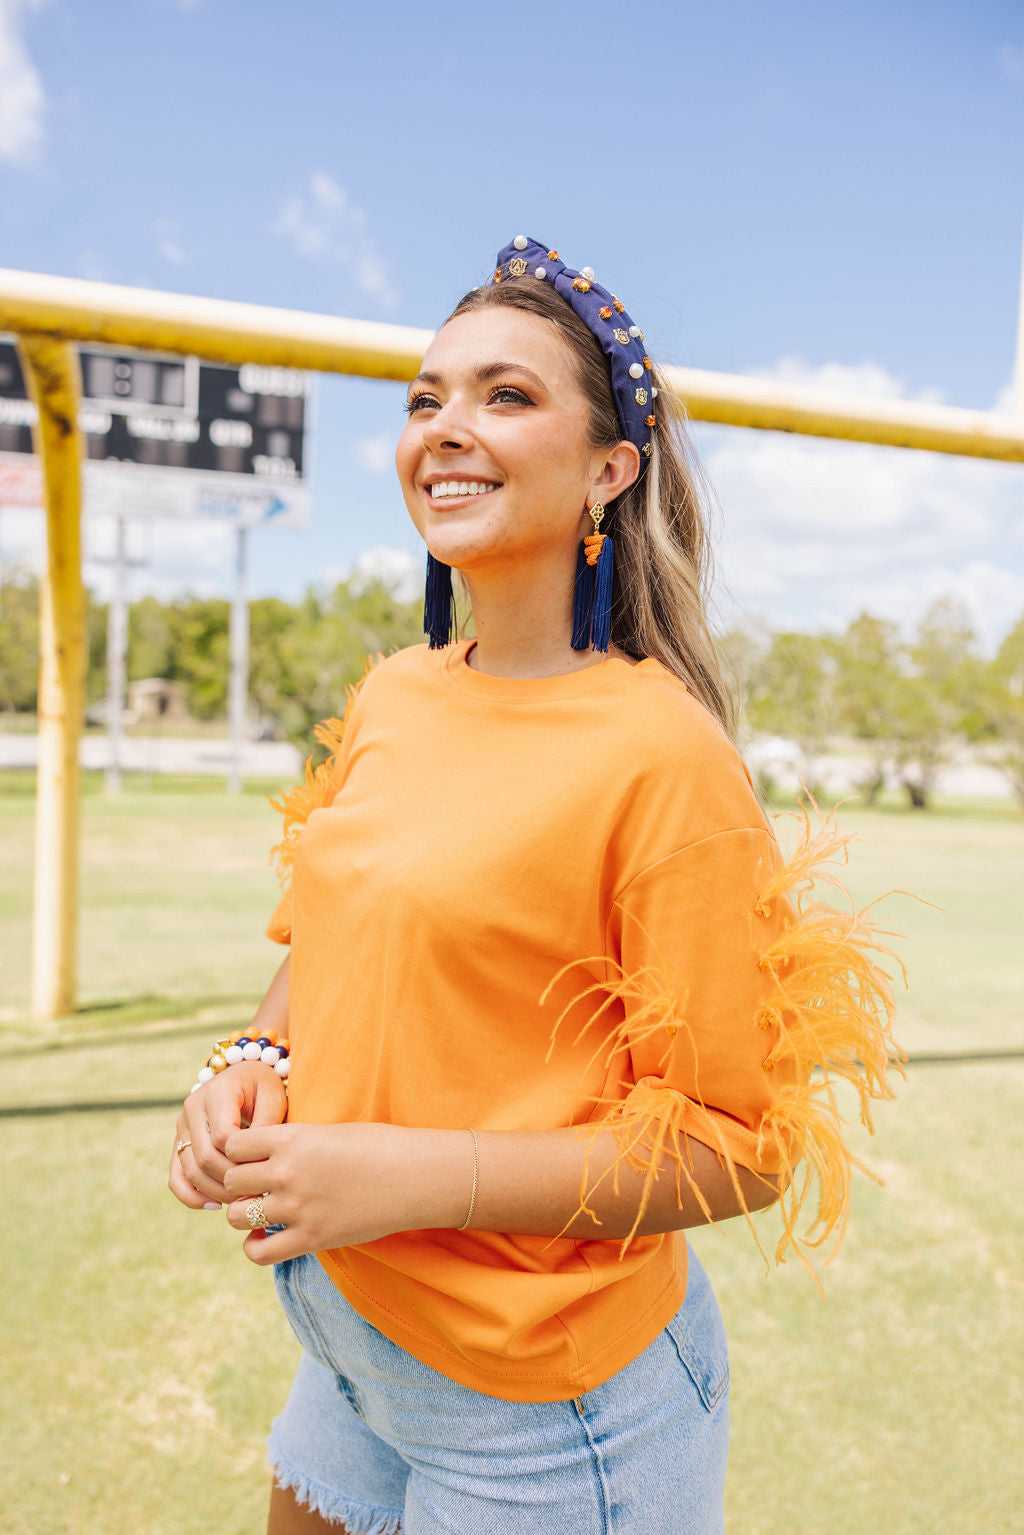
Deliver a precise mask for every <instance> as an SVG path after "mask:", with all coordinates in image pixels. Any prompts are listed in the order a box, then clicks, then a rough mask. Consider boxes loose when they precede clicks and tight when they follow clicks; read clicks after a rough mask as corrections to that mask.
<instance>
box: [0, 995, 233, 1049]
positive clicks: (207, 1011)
mask: <svg viewBox="0 0 1024 1535" xmlns="http://www.w3.org/2000/svg"><path fill="white" fill-rule="evenodd" d="M259 1000H260V998H259V995H258V994H257V993H255V992H254V993H253V994H252V995H250V996H243V995H240V994H237V993H236V994H233V995H229V996H210V994H209V993H208V992H204V993H203V994H202V995H201V996H193V997H180V996H179V997H173V996H168V995H166V994H163V993H157V992H142V993H140V994H139V995H137V996H134V997H119V998H117V999H116V1000H111V1001H98V1002H90V1003H86V1004H84V1005H83V1006H82V1007H80V1008H78V1010H77V1011H76V1012H74V1013H71V1014H69V1015H68V1016H66V1017H64V1018H55V1019H53V1020H52V1022H49V1021H48V1022H46V1023H38V1022H35V1021H34V1020H32V1019H30V1018H23V1019H20V1020H18V1019H15V1020H13V1022H11V1023H8V1024H7V1026H6V1027H5V1028H4V1030H3V1031H2V1033H3V1035H6V1036H7V1037H8V1038H10V1036H11V1034H12V1033H16V1034H17V1036H18V1039H19V1040H23V1039H24V1038H25V1034H26V1031H31V1034H32V1036H33V1037H32V1038H31V1040H30V1042H26V1043H24V1044H21V1043H11V1044H9V1045H6V1046H5V1049H4V1053H5V1055H8V1056H21V1057H24V1056H29V1055H46V1054H51V1053H53V1052H55V1051H62V1050H88V1049H95V1048H96V1047H98V1046H104V1045H121V1044H125V1043H126V1042H127V1041H128V1040H129V1039H130V1038H131V1037H133V1036H134V1037H135V1038H138V1039H160V1038H180V1037H181V1035H183V1034H199V1033H204V1034H209V1033H216V1032H217V1031H219V1030H227V1029H231V1028H234V1027H235V1026H236V1025H237V1027H239V1028H244V1027H245V1025H246V1023H248V1021H249V1019H250V1018H251V1017H252V1014H253V1012H254V1010H255V1008H256V1007H257V1006H258V1005H259ZM152 1025H158V1027H152ZM0 1037H2V1036H0Z"/></svg>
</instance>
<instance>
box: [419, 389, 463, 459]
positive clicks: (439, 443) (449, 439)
mask: <svg viewBox="0 0 1024 1535" xmlns="http://www.w3.org/2000/svg"><path fill="white" fill-rule="evenodd" d="M468 441H469V431H468V428H467V426H466V423H465V421H464V419H462V415H461V412H460V411H459V409H458V407H457V406H456V404H455V402H454V401H452V400H449V401H447V403H446V404H444V405H442V407H441V409H440V410H436V411H434V412H433V413H432V414H431V417H430V420H429V421H428V422H427V424H426V426H425V427H424V429H423V443H424V446H425V447H427V448H432V449H435V450H436V449H440V448H446V449H448V450H449V451H450V450H451V449H452V448H455V449H460V448H464V447H466V445H467V443H468Z"/></svg>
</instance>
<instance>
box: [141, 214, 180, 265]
mask: <svg viewBox="0 0 1024 1535" xmlns="http://www.w3.org/2000/svg"><path fill="white" fill-rule="evenodd" d="M150 228H151V230H152V234H153V239H154V240H155V241H156V248H157V250H158V251H159V252H160V255H161V256H162V257H163V259H164V260H165V261H166V262H168V263H169V264H170V265H171V266H186V265H187V264H188V256H187V255H186V252H185V247H184V245H183V244H182V241H181V224H180V223H179V221H178V220H177V219H175V218H170V217H167V216H164V217H162V218H158V219H154V220H153V222H152V224H151V225H150Z"/></svg>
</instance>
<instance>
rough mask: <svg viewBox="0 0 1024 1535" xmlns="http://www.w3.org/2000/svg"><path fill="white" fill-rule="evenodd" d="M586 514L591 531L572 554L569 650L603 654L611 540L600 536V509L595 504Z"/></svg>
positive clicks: (609, 592)
mask: <svg viewBox="0 0 1024 1535" xmlns="http://www.w3.org/2000/svg"><path fill="white" fill-rule="evenodd" d="M587 511H588V512H589V514H590V516H591V517H592V518H593V522H594V531H593V532H592V533H588V534H587V535H586V537H585V538H584V540H583V542H582V543H581V544H580V547H579V550H578V551H577V554H576V584H575V586H574V588H573V603H572V641H571V643H572V648H573V650H586V649H588V647H590V646H591V645H592V646H593V648H594V649H595V650H602V651H607V649H608V644H609V641H610V640H611V627H612V572H613V568H614V566H613V561H614V558H615V555H614V549H613V545H612V541H611V537H610V536H609V534H607V533H601V532H599V531H598V530H599V529H600V526H601V523H602V522H603V521H604V507H603V506H602V505H601V503H600V501H595V503H594V505H593V506H592V507H588V508H587ZM591 571H593V572H594V574H593V575H591V574H590V572H591Z"/></svg>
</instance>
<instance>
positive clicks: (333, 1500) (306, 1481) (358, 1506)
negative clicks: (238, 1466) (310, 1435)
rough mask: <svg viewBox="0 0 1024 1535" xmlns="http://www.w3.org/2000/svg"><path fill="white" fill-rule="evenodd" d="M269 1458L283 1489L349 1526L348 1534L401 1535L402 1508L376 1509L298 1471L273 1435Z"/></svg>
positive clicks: (324, 1515) (333, 1521)
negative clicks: (343, 1495)
mask: <svg viewBox="0 0 1024 1535" xmlns="http://www.w3.org/2000/svg"><path fill="white" fill-rule="evenodd" d="M267 1458H268V1460H269V1461H270V1466H271V1469H272V1471H273V1473H274V1480H275V1482H276V1483H277V1484H278V1486H279V1487H284V1488H285V1489H290V1490H291V1491H292V1492H293V1493H294V1494H295V1501H296V1502H297V1503H302V1504H304V1505H305V1506H306V1507H307V1508H311V1509H312V1510H313V1512H314V1513H315V1514H319V1515H320V1517H321V1518H322V1519H326V1520H327V1521H328V1523H329V1524H343V1525H345V1527H346V1529H347V1531H348V1535H401V1529H402V1510H401V1509H400V1508H394V1509H392V1508H376V1507H374V1505H373V1504H372V1503H361V1502H360V1501H359V1500H358V1499H357V1498H344V1497H340V1496H339V1495H338V1493H336V1492H335V1491H334V1489H333V1488H331V1487H325V1486H324V1485H323V1483H322V1482H315V1481H311V1480H310V1478H309V1477H307V1476H303V1474H302V1472H301V1471H297V1470H296V1469H295V1467H294V1466H293V1465H292V1463H291V1461H290V1460H289V1459H288V1457H287V1456H286V1455H285V1454H284V1453H283V1451H282V1450H281V1448H280V1446H279V1445H278V1444H277V1443H276V1442H275V1435H274V1434H273V1433H272V1434H271V1436H270V1438H269V1439H268V1441H267Z"/></svg>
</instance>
